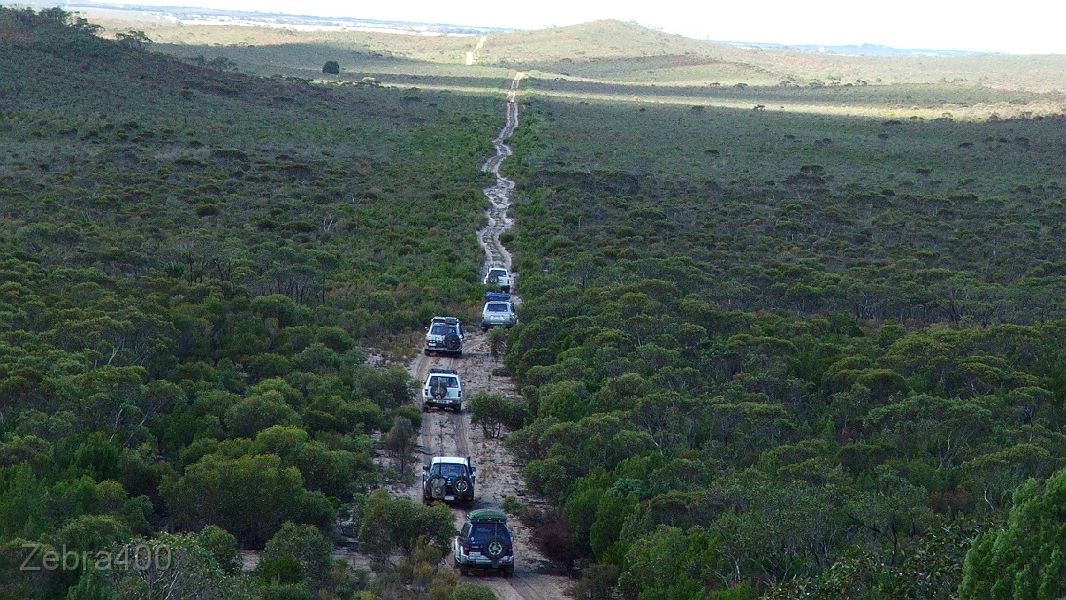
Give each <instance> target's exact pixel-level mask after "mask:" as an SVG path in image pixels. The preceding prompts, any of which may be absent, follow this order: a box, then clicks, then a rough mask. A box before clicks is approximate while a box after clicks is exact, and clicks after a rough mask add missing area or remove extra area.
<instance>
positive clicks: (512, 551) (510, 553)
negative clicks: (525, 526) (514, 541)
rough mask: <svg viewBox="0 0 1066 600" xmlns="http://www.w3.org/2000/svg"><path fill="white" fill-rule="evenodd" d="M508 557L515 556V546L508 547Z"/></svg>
mask: <svg viewBox="0 0 1066 600" xmlns="http://www.w3.org/2000/svg"><path fill="white" fill-rule="evenodd" d="M507 556H514V546H508V547H507Z"/></svg>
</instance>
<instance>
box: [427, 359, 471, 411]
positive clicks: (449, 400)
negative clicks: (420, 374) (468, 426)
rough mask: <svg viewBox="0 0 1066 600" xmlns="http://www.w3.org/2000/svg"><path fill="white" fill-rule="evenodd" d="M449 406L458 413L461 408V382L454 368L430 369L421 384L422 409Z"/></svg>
mask: <svg viewBox="0 0 1066 600" xmlns="http://www.w3.org/2000/svg"><path fill="white" fill-rule="evenodd" d="M434 406H435V407H437V408H450V409H452V410H453V411H455V414H459V413H460V412H462V410H463V383H462V382H461V381H459V372H458V371H456V370H455V369H430V370H429V376H428V377H426V382H425V383H424V384H422V410H429V409H430V408H432V407H434Z"/></svg>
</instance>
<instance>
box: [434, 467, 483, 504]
mask: <svg viewBox="0 0 1066 600" xmlns="http://www.w3.org/2000/svg"><path fill="white" fill-rule="evenodd" d="M476 478H477V469H476V468H474V466H473V465H472V464H471V462H470V457H469V456H468V457H466V458H461V457H458V456H434V457H433V459H432V460H431V461H430V464H429V465H427V466H424V467H422V502H424V503H426V504H430V503H432V502H433V501H435V500H439V501H442V502H445V503H447V502H458V503H460V504H463V505H466V506H470V505H472V504H473V503H474V483H475V480H476Z"/></svg>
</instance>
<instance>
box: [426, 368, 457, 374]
mask: <svg viewBox="0 0 1066 600" xmlns="http://www.w3.org/2000/svg"><path fill="white" fill-rule="evenodd" d="M429 372H430V373H445V374H448V375H458V374H459V371H456V370H455V369H437V368H433V369H430V370H429Z"/></svg>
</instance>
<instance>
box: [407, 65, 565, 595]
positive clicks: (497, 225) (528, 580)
mask: <svg viewBox="0 0 1066 600" xmlns="http://www.w3.org/2000/svg"><path fill="white" fill-rule="evenodd" d="M521 80H522V74H521V73H519V74H517V75H515V77H514V79H513V80H512V81H511V87H510V90H508V93H507V119H506V122H505V123H504V126H503V128H502V129H501V130H500V131H499V133H497V134H496V137H494V138H493V140H492V144H493V146H494V147H495V149H496V152H495V154H493V156H491V157H490V158H489V159H488V160H486V161H485V164H484V165H483V166H482V171H484V172H489V173H493V174H494V175H495V176H496V182H495V183H494V184H493V185H490V186H488V187H486V188H485V189H484V190H483V192H484V193H485V197H486V198H488V199H489V202H490V203H491V205H490V207H489V209H488V211H486V214H487V217H488V224H487V225H486V226H485V227H483V228H482V229H481V230H479V231H478V232H477V235H478V240H479V241H480V242H481V246H482V248H484V250H485V264H484V265H483V270H482V273H484V272H485V270H487V269H488V268H489V267H490V266H502V267H506V268H507V269H510V268H511V253H510V252H508V250H507V248H505V247H504V246H503V244H502V243H500V234H501V233H503V232H504V231H506V230H508V229H509V228H511V227H512V226H513V225H514V223H513V220H512V219H510V218H509V217H508V216H507V210H508V208H510V206H511V192H512V191H513V190H514V187H515V184H514V181H512V180H510V179H508V178H506V177H503V176H502V175H501V174H500V165H501V164H503V161H504V160H506V159H507V157H508V156H511V153H512V151H511V148H510V146H508V145H507V143H506V141H507V138H509V137H510V136H511V135H512V134H513V133H514V131H515V128H516V127H517V126H518V116H519V115H518V103H517V101H516V94H517V90H518V85H519V83H520V82H521ZM515 300H516V301H518V300H519V299H518V298H517V297H516V298H515ZM463 350H464V354H463V357H462V358H450V357H436V356H433V357H430V356H425V355H424V354H421V353H420V354H419V355H418V356H417V357H416V358H415V359H414V360H412V361H411V363H410V364H409V365H408V370H409V372H410V373H411V377H413V378H414V379H415V381H417V382H418V383H419V385H421V383H422V382H424V381H425V380H426V376H427V375H428V374H429V370H430V368H434V367H438V368H447V369H456V370H457V371H458V372H459V377H460V378H461V379H462V382H463V396H464V400H468V399H469V398H471V397H473V396H474V394H476V393H478V392H491V393H496V394H504V395H506V396H512V397H514V396H517V391H516V390H515V385H514V381H513V380H511V379H510V378H508V377H497V376H494V375H492V370H493V369H494V368H495V367H496V366H498V365H496V364H495V363H493V361H492V358H491V356H490V353H489V351H488V343H487V340H486V336H485V334H483V333H481V332H480V331H473V332H469V333H467V336H466V341H465V343H464V349H463ZM419 393H421V392H419ZM467 408H468V406H464V412H462V413H460V414H458V415H457V414H454V413H451V412H444V411H439V410H431V411H429V412H425V413H423V415H422V430H421V432H420V435H419V452H420V453H421V455H422V459H423V464H429V461H430V459H431V458H432V457H433V456H449V455H451V456H469V457H471V459H472V460H473V462H474V465H475V466H476V467H477V468H478V473H477V485H476V489H475V491H476V495H477V499H476V500H475V502H474V507H475V508H485V507H496V508H499V507H501V506H502V505H503V501H504V498H506V497H507V496H515V497H518V498H521V499H523V500H525V501H527V502H532V503H539V500H538V499H536V498H533V497H532V496H531V495H530V494H529V493H528V492H527V491H526V490H525V488H524V483H523V481H522V476H521V468H520V466H519V465H518V464H517V463H516V462H515V459H514V457H513V456H512V455H511V454H510V452H509V451H508V450H507V448H506V447H505V446H504V445H503V443H502V441H500V440H495V439H488V438H486V436H485V434H484V432H483V431H482V430H481V428H480V427H478V426H474V425H473V424H472V423H471V421H470V413H469V412H468V411H466V409H467ZM418 471H420V469H416V473H415V474H414V479H413V481H411V484H410V485H409V486H408V487H407V488H406V490H405V493H406V494H407V495H408V496H409V497H411V498H412V499H414V500H416V501H421V499H422V490H421V476H420V473H419V472H418ZM453 511H454V513H455V517H456V525H457V526H458V525H459V524H461V521H462V517H463V516H465V514H466V510H465V509H463V508H460V507H455V508H453ZM510 527H511V532H512V535H513V537H514V547H515V557H516V561H515V563H516V564H515V574H514V576H513V577H511V578H504V577H500V576H496V575H490V574H484V575H477V574H476V572H475V575H472V576H471V579H476V580H477V581H479V582H482V583H485V584H486V585H488V586H490V587H492V589H493V590H494V591H495V592H496V595H497V596H499V597H500V598H501V600H549V599H553V598H564V597H565V592H566V589H567V588H568V587H569V581H568V579H567V578H566V577H563V576H560V575H555V574H553V573H555V572H557V571H558V569H557V568H556V567H555V566H554V565H552V563H551V561H549V560H548V559H547V558H545V557H544V556H543V555H542V554H541V553H540V551H539V550H538V549H537V547H536V545H535V544H534V543H533V540H532V536H531V532H530V531H529V530H528V528H526V527H525V525H523V524H522V523H520V522H519V521H518V520H517V519H516V520H512V521H511V523H510ZM445 560H447V561H448V562H449V563H450V562H451V561H452V557H451V556H450V555H449V556H448V557H447V558H446V559H445Z"/></svg>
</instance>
